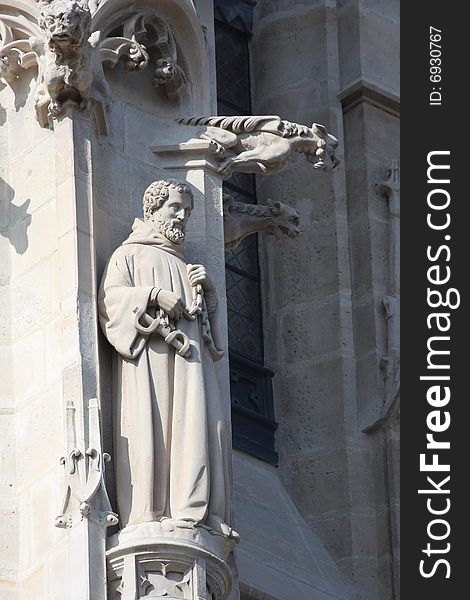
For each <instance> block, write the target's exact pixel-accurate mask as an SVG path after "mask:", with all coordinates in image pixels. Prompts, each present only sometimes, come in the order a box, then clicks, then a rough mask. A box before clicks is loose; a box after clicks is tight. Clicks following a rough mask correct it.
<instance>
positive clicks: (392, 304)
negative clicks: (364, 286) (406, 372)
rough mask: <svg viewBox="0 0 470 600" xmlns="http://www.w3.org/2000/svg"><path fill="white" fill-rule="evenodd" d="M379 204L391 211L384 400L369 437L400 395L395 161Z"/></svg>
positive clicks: (382, 185)
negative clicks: (381, 202) (382, 202)
mask: <svg viewBox="0 0 470 600" xmlns="http://www.w3.org/2000/svg"><path fill="white" fill-rule="evenodd" d="M377 192H378V193H379V195H380V197H381V200H382V199H383V198H384V197H385V199H386V201H387V203H388V208H389V211H390V234H389V241H388V286H387V287H388V290H387V292H388V293H387V295H386V296H384V297H383V298H382V306H383V310H384V316H385V323H386V337H387V342H386V354H385V356H383V357H382V359H381V361H380V367H381V369H382V373H383V376H384V379H385V400H384V404H383V407H382V410H381V414H380V416H379V418H378V419H376V421H375V422H374V423H372V424H370V425H368V426H366V427H364V428H363V431H365V432H366V433H370V432H372V431H375V430H376V429H377V428H378V427H380V426H381V425H383V424H384V423H385V422H386V421H387V420H388V418H389V416H390V415H391V414H392V411H393V407H394V406H395V404H396V401H397V399H398V397H399V392H400V163H399V161H398V160H394V161H393V163H392V166H391V168H390V170H389V176H388V179H387V180H386V181H384V182H383V183H380V184H379V185H377Z"/></svg>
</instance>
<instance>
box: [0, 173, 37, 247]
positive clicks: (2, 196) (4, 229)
mask: <svg viewBox="0 0 470 600" xmlns="http://www.w3.org/2000/svg"><path fill="white" fill-rule="evenodd" d="M14 196H15V192H14V190H13V188H12V187H11V186H10V185H8V183H7V182H6V181H5V180H4V179H2V178H0V235H2V236H3V237H6V238H8V239H9V240H10V243H11V244H12V246H13V247H14V248H15V250H16V252H17V253H18V254H24V253H25V252H26V250H27V249H28V227H29V226H30V225H31V220H32V215H31V214H30V213H29V212H28V208H29V205H30V203H31V200H30V199H29V198H28V199H27V200H25V201H24V202H23V204H21V205H20V206H17V205H16V204H13V198H14Z"/></svg>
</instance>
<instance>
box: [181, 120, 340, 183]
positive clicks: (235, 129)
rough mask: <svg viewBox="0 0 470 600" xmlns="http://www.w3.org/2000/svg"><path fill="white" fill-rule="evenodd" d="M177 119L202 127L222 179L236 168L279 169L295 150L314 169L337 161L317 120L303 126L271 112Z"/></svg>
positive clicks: (263, 172) (263, 171)
mask: <svg viewBox="0 0 470 600" xmlns="http://www.w3.org/2000/svg"><path fill="white" fill-rule="evenodd" d="M178 122H179V123H182V124H185V125H196V126H201V125H203V126H204V127H205V130H204V131H203V132H202V133H201V134H200V137H201V138H202V139H204V140H208V141H209V142H210V143H211V148H212V152H213V154H214V157H215V158H216V160H218V161H220V166H219V168H218V174H219V175H220V176H221V177H222V178H223V179H227V178H228V177H230V176H231V174H232V173H234V172H236V171H239V172H243V173H258V174H260V175H271V174H273V173H280V172H281V171H283V170H284V169H286V168H287V165H288V162H289V159H290V158H291V156H292V155H293V154H294V153H295V152H300V153H302V154H304V155H305V158H306V159H307V160H308V161H309V162H311V163H312V164H313V166H314V167H315V168H316V169H322V170H324V171H329V170H331V169H334V168H335V167H336V166H337V165H338V164H339V162H340V161H339V159H338V158H337V157H336V156H335V149H336V147H337V146H338V140H337V139H336V138H335V137H334V136H332V135H330V134H329V133H328V132H327V130H326V128H325V127H324V126H323V125H319V124H317V123H314V124H313V125H312V127H306V126H305V125H299V124H297V123H291V122H290V121H285V120H282V119H281V118H280V117H277V116H273V115H257V116H256V115H255V116H236V117H194V118H189V119H187V118H184V119H179V120H178Z"/></svg>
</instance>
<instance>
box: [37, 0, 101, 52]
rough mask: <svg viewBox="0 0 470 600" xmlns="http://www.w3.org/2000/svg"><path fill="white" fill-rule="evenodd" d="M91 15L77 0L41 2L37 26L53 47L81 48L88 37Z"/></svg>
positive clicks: (85, 5) (84, 4) (86, 6)
mask: <svg viewBox="0 0 470 600" xmlns="http://www.w3.org/2000/svg"><path fill="white" fill-rule="evenodd" d="M90 24H91V13H90V10H89V8H88V5H87V4H86V3H82V2H77V0H55V1H54V2H48V3H47V2H43V3H42V5H41V16H40V19H39V25H40V27H41V29H42V30H43V32H44V34H45V37H46V39H47V41H48V42H49V43H51V44H53V45H54V46H58V47H65V46H82V45H84V44H85V42H86V41H87V40H88V38H89V36H90Z"/></svg>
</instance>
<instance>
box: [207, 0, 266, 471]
mask: <svg viewBox="0 0 470 600" xmlns="http://www.w3.org/2000/svg"><path fill="white" fill-rule="evenodd" d="M254 5H255V2H253V1H252V0H238V1H237V0H215V2H214V11H215V19H216V20H215V41H216V61H217V94H218V113H219V115H244V114H245V115H246V114H251V90H250V62H249V40H250V34H251V26H252V18H253V14H252V13H253V7H254ZM224 191H225V192H228V193H230V194H231V195H232V197H233V198H234V200H236V201H239V202H245V203H256V182H255V177H254V175H249V174H245V173H235V174H234V175H233V176H232V177H231V178H230V179H228V180H227V181H226V182H225V183H224ZM226 282H227V304H228V329H229V352H230V389H231V397H232V425H233V445H234V447H235V448H239V449H241V450H244V451H246V452H248V453H250V454H253V455H255V456H257V457H258V458H261V459H262V460H266V461H268V462H271V463H274V464H276V463H277V453H276V452H275V450H274V431H275V429H276V423H275V421H274V410H273V400H272V383H271V379H272V376H273V372H272V371H270V370H269V369H267V368H266V367H265V365H264V349H263V327H262V313H261V288H260V272H259V265H258V236H257V235H251V236H249V237H247V238H245V239H244V240H243V241H242V243H241V244H240V246H239V247H238V248H237V249H235V250H232V251H231V252H229V253H228V254H227V255H226Z"/></svg>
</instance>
